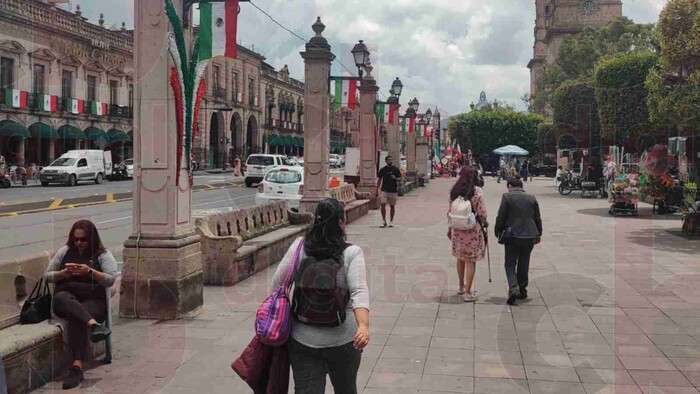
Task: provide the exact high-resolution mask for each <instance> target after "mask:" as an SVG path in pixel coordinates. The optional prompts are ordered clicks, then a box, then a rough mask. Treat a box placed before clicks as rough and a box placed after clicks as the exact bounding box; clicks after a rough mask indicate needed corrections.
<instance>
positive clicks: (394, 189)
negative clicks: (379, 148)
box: [377, 156, 401, 228]
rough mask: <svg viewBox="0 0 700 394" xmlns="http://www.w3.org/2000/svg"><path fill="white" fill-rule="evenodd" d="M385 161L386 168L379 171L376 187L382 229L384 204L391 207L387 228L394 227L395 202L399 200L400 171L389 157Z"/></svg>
mask: <svg viewBox="0 0 700 394" xmlns="http://www.w3.org/2000/svg"><path fill="white" fill-rule="evenodd" d="M385 161H386V166H384V167H383V168H382V169H381V170H379V184H378V185H377V195H379V204H381V207H382V222H383V223H382V228H385V227H386V226H387V222H386V204H389V206H390V207H391V218H390V219H389V224H388V226H389V227H394V214H395V213H396V201H397V200H398V199H399V178H401V171H400V170H399V169H398V168H396V167H394V159H393V158H392V157H391V156H387V157H386V159H385Z"/></svg>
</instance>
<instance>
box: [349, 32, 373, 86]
mask: <svg viewBox="0 0 700 394" xmlns="http://www.w3.org/2000/svg"><path fill="white" fill-rule="evenodd" d="M350 52H352V56H353V58H354V60H355V66H357V73H358V74H359V76H360V79H362V70H363V69H364V68H365V66H366V65H367V62H369V49H367V45H365V43H364V42H363V41H362V40H360V42H358V43H357V44H355V46H354V47H353V48H352V51H350Z"/></svg>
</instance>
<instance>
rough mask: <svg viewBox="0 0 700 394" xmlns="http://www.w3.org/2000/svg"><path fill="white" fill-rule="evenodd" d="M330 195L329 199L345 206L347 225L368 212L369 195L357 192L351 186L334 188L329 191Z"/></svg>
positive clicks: (353, 186)
mask: <svg viewBox="0 0 700 394" xmlns="http://www.w3.org/2000/svg"><path fill="white" fill-rule="evenodd" d="M330 194H331V197H333V198H335V199H336V200H338V201H340V202H342V203H343V204H345V214H346V216H347V220H348V223H352V222H354V221H355V220H357V219H359V218H361V217H362V216H365V215H366V214H367V213H368V212H369V208H370V202H371V200H370V199H371V197H372V196H371V194H370V193H360V192H358V191H357V190H356V189H355V185H353V184H347V185H343V186H338V187H334V188H332V189H331V190H330Z"/></svg>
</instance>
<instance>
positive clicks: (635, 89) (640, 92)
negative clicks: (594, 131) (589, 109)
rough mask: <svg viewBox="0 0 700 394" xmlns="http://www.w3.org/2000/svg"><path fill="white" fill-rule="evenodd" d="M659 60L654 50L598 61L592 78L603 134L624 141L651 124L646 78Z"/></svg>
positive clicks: (658, 63)
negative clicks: (647, 103)
mask: <svg viewBox="0 0 700 394" xmlns="http://www.w3.org/2000/svg"><path fill="white" fill-rule="evenodd" d="M660 64H661V59H660V57H659V55H658V54H656V53H652V52H638V53H625V54H618V55H614V56H610V57H607V58H604V59H602V60H601V61H599V62H598V64H597V65H596V66H595V70H594V73H593V81H594V86H595V101H596V103H597V106H598V114H599V118H600V122H601V124H602V125H603V136H604V137H606V138H614V140H615V141H622V140H623V139H627V138H629V137H632V136H633V134H634V133H635V132H637V131H642V130H646V129H648V128H649V123H650V122H649V111H648V110H647V105H646V102H647V96H648V95H649V91H648V89H647V87H646V86H645V81H646V79H647V76H648V74H649V72H650V71H651V70H653V69H655V68H657V67H659V66H660Z"/></svg>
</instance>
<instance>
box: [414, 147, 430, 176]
mask: <svg viewBox="0 0 700 394" xmlns="http://www.w3.org/2000/svg"><path fill="white" fill-rule="evenodd" d="M427 171H428V143H427V142H425V141H421V142H418V143H416V173H417V174H418V176H420V177H423V178H427V177H428V175H430V174H428V172H427Z"/></svg>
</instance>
